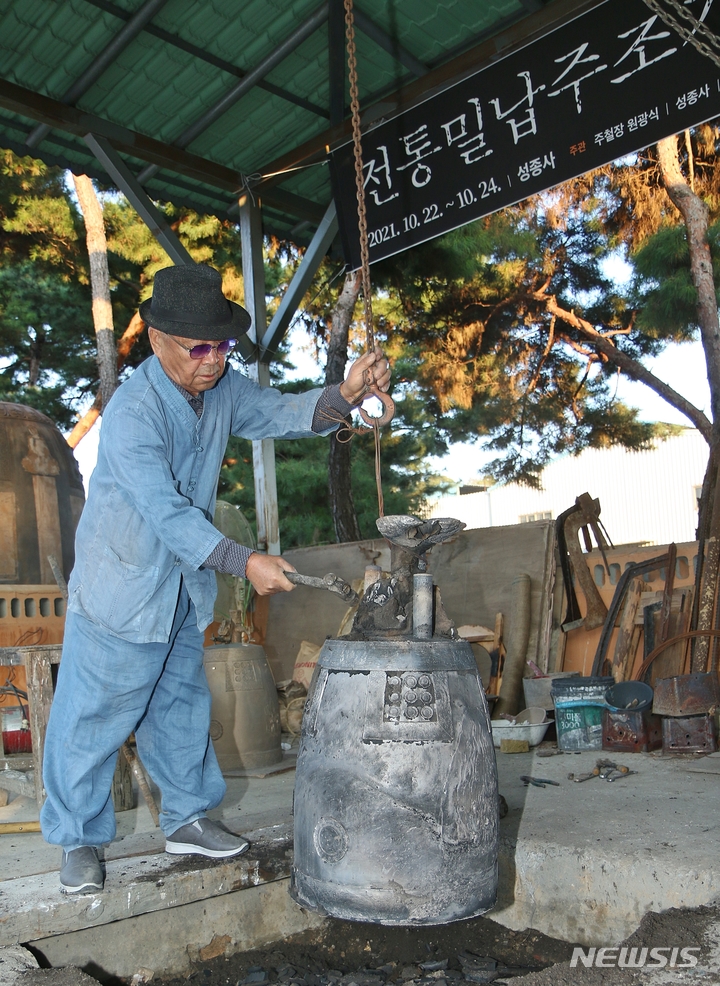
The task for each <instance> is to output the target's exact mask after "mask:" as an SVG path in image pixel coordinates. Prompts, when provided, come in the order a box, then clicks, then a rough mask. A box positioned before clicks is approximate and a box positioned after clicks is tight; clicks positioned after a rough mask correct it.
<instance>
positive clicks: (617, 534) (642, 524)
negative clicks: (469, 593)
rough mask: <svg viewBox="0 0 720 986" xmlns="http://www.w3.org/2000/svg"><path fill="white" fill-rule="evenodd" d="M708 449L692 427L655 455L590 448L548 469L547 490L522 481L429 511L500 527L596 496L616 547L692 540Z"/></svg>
mask: <svg viewBox="0 0 720 986" xmlns="http://www.w3.org/2000/svg"><path fill="white" fill-rule="evenodd" d="M708 454H709V450H708V446H707V443H706V442H705V441H704V439H703V438H702V436H701V435H700V433H699V432H698V431H697V430H695V429H694V428H687V429H685V430H684V431H683V433H682V434H681V435H678V436H674V437H672V438H669V439H667V441H664V442H659V443H658V444H657V446H656V447H655V448H654V449H653V450H652V451H649V452H629V451H627V450H626V449H622V448H612V449H602V450H596V449H588V450H587V451H585V452H583V453H582V454H581V455H579V456H565V457H563V458H562V459H558V460H557V462H554V463H553V464H552V465H550V466H548V467H547V469H545V470H544V472H543V473H542V485H543V489H542V490H531V489H527V488H525V487H522V486H518V485H516V484H509V485H507V486H498V487H493V488H491V489H490V490H488V491H487V492H484V493H470V494H467V495H465V496H445V497H442V498H441V499H440V500H439V501H437V503H435V504H433V506H432V509H431V516H436V517H457V518H458V519H459V520H463V521H465V523H466V524H467V526H468V528H474V527H499V526H504V525H508V524H518V523H522V522H524V521H526V520H529V519H531V518H533V516H534V519H537V520H541V519H545V517H544V516H543V515H547V514H550V516H551V517H552V518H553V519H554V518H555V517H557V516H558V514H559V513H561V512H562V511H563V510H566V509H567V508H568V507H570V506H572V505H573V503H574V502H575V497H577V496H579V495H580V494H581V493H586V492H587V493H590V494H591V496H593V497H598V498H599V500H600V506H601V510H602V513H601V520H602V522H603V524H604V525H605V527H606V529H607V531H608V533H609V535H610V538H611V540H612V542H613V543H614V544H627V543H632V542H637V541H644V542H648V543H650V544H670V543H671V542H673V541H675V542H681V541H693V540H694V539H695V527H696V524H697V502H696V489H697V487H699V486H701V485H702V481H703V477H704V475H705V467H706V465H707V460H708Z"/></svg>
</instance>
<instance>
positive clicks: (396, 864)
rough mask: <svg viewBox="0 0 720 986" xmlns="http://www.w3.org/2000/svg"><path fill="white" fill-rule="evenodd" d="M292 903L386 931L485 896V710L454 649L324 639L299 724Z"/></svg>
mask: <svg viewBox="0 0 720 986" xmlns="http://www.w3.org/2000/svg"><path fill="white" fill-rule="evenodd" d="M294 810H295V862H294V867H293V874H292V880H291V890H290V892H291V894H292V896H293V897H294V899H295V900H296V901H297V902H298V903H299V904H300V905H301V906H303V907H307V908H310V909H312V910H316V911H320V912H321V913H325V914H329V915H332V916H333V917H337V918H343V919H347V920H352V921H372V922H376V923H379V924H385V925H434V924H447V923H449V922H451V921H457V920H460V919H462V918H471V917H475V916H477V915H479V914H483V913H484V912H485V911H487V910H488V909H489V908H491V907H492V906H493V904H494V903H495V897H496V892H497V854H498V795H497V772H496V765H495V754H494V750H493V742H492V734H491V730H490V719H489V715H488V709H487V703H486V701H485V694H484V692H483V688H482V684H481V682H480V678H479V675H478V672H477V667H476V664H475V658H474V656H473V652H472V649H471V647H470V645H469V644H468V643H467V642H465V641H462V640H452V639H442V640H438V639H434V640H429V641H424V640H388V641H382V640H380V641H378V640H375V641H360V640H344V639H340V640H327V641H326V642H325V645H324V646H323V649H322V651H321V652H320V657H319V659H318V665H317V670H316V672H315V676H314V678H313V683H312V685H311V688H310V694H309V696H308V702H307V706H306V711H305V716H304V720H303V729H302V737H301V744H300V751H299V754H298V761H297V772H296V781H295V809H294Z"/></svg>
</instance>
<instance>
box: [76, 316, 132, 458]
mask: <svg viewBox="0 0 720 986" xmlns="http://www.w3.org/2000/svg"><path fill="white" fill-rule="evenodd" d="M144 328H145V323H144V322H143V320H142V319H141V318H140V313H139V312H135V314H134V315H133V317H132V318H131V319H130V321H129V322H128V327H127V328H126V329H125V331H124V332H123V334H122V335H121V336H120V338H119V339H118V344H117V368H118V370H120V369H122V367H123V366H124V365H125V360H126V359H127V358H128V356H129V355H130V350H131V349H132V347H133V346H134V345H135V341H136V340H137V338H138V337H139V336H140V335H141V334H142V331H143V329H144ZM101 409H102V394H101V391H99V390H98V392H97V394H96V395H95V400H94V401H93V403H92V405H91V406H90V407H89V408H88V410H87V411H86V412H85V414H83V416H82V417H81V418H80V419H79V421H77V422H76V424H75V427H74V428H73V430H72V431H71V432H70V434H69V435H68V437H67V439H66V441H67V443H68V445H69V446H70V448H77V447H78V445H79V444H80V442H81V441H82V439H83V438H84V437H85V436H86V435H87V433H88V432H89V431H90V429H91V428H92V426H93V425H94V424H95V422H96V421H97V419H98V418H99V417H100V411H101Z"/></svg>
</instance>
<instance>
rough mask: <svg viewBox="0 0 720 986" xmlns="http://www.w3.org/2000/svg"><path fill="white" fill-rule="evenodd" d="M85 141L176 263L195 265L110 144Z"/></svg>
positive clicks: (91, 139)
mask: <svg viewBox="0 0 720 986" xmlns="http://www.w3.org/2000/svg"><path fill="white" fill-rule="evenodd" d="M84 140H85V143H86V144H87V145H88V147H89V148H90V150H91V151H92V152H93V154H94V155H95V157H96V158H97V159H98V161H99V162H100V164H101V165H102V166H103V168H105V170H106V171H107V173H108V174H109V175H110V177H111V178H112V180H113V181H114V182H115V184H116V185H117V187H118V188H119V189H120V191H121V192H122V193H123V195H124V196H125V198H126V199H127V200H128V202H129V203H130V205H131V206H132V207H133V208H134V209H135V211H136V212H137V214H138V215H139V216H140V218H141V219H142V221H143V222H144V223H145V225H146V226H147V228H148V229H149V230H150V232H151V233H152V235H153V236H154V237H155V239H156V240H157V241H158V243H159V244H160V246H161V247H162V248H163V250H165V252H166V253H167V254H168V256H169V257H170V259H171V260H172V262H173V263H174V264H178V265H183V264H186V265H190V264H193V263H194V261H193V259H192V257H191V256H190V254H189V253H188V252H187V250H186V249H185V247H184V246H183V245H182V243H181V242H180V240H179V239H178V237H177V235H176V233H175V230H174V229H172V227H171V226H170V224H169V223H168V221H167V219H166V218H165V216H163V214H162V213H161V212H160V210H159V209H158V208H157V207H156V206H155V203H154V202H153V201H152V200H151V199H150V198H149V197H148V194H147V192H146V191H145V189H144V188H143V187H142V185H140V183H139V182H138V180H137V178H136V177H135V175H134V174H133V173H132V171H131V170H130V168H128V166H127V165H126V164H125V162H124V161H123V159H122V158H121V157H120V155H119V154H118V152H117V151H116V150H115V148H114V147H113V146H112V144H111V143H110V141H109V140H107V138H105V137H98V136H97V135H96V134H85V138H84Z"/></svg>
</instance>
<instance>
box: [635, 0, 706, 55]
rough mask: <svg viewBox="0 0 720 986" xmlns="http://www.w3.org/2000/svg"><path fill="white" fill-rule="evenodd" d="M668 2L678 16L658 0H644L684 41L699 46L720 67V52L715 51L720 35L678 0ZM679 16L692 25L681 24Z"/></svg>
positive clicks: (698, 48)
mask: <svg viewBox="0 0 720 986" xmlns="http://www.w3.org/2000/svg"><path fill="white" fill-rule="evenodd" d="M666 2H667V4H668V5H669V6H670V7H671V8H672V9H673V10H674V11H675V14H677V17H676V16H675V14H673V13H671V12H670V11H669V10H666V9H665V8H664V7H663V6H661V4H660V3H659V2H658V0H643V3H644V4H645V6H646V7H648V8H649V9H650V10H652V12H653V13H654V14H657V16H658V17H659V18H660V20H661V21H662V22H663V23H664V24H665V25H666V26H667V27H670V28H672V29H673V31H675V32H676V33H677V34H679V35H680V37H681V38H683V40H684V41H686V42H687V43H688V44H691V45H692V46H693V47H694V48H697V50H698V51H699V52H700V54H701V55H705V57H706V58H709V59H710V61H712V62H714V63H715V64H716V65H717V66H719V67H720V53H718V51H713V47H715V48H717V49H720V39H719V38H718V36H717V35H716V34H715V33H714V32H713V31H711V30H710V28H709V27H707V25H705V24H704V23H703V22H702V21H699V20H698V19H697V17H695V16H694V14H692V13H690V11H689V10H685V8H684V7H683V6H682V5H681V4H679V3H678V2H677V0H666ZM678 17H679V18H682V19H683V20H685V21H687V22H688V24H689V25H690V27H689V28H688V27H685V26H684V25H683V24H681V23H680V22H679V20H678ZM698 35H702V37H703V38H704V39H705V41H702V40H701V39H700V37H698ZM705 42H707V44H706V43H705Z"/></svg>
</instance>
